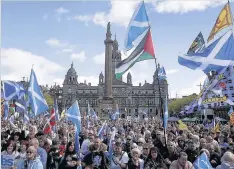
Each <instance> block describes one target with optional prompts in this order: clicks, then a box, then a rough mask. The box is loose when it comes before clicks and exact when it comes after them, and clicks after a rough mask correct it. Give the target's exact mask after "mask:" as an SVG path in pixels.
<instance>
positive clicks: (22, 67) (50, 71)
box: [1, 48, 65, 85]
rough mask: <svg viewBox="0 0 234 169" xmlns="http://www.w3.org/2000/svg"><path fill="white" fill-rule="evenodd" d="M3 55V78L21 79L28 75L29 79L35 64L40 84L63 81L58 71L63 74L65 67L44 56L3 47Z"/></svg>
mask: <svg viewBox="0 0 234 169" xmlns="http://www.w3.org/2000/svg"><path fill="white" fill-rule="evenodd" d="M1 55H2V56H1V72H2V77H1V78H2V80H12V81H19V80H22V77H28V80H29V77H30V71H31V68H32V65H33V69H34V71H35V73H36V76H37V80H38V83H39V84H41V85H45V84H50V85H52V84H54V82H57V84H62V82H63V77H60V76H58V75H57V73H60V74H63V73H64V71H65V68H64V67H63V66H61V65H59V64H57V63H55V62H52V61H50V60H48V59H46V57H44V56H39V55H36V54H33V53H31V52H29V51H24V50H21V49H16V48H2V49H1ZM26 79H27V78H26ZM55 80H56V81H55Z"/></svg>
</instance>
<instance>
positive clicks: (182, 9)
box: [152, 0, 226, 13]
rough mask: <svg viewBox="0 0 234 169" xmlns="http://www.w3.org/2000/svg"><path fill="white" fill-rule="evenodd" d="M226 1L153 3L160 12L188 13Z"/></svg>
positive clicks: (165, 0)
mask: <svg viewBox="0 0 234 169" xmlns="http://www.w3.org/2000/svg"><path fill="white" fill-rule="evenodd" d="M224 3H226V1H223V0H206V1H199V0H198V1H189V0H188V1H184V0H173V1H171V0H153V1H152V4H153V6H154V7H155V10H156V11H157V12H159V13H186V12H190V11H202V10H205V9H207V8H209V7H216V6H218V5H222V4H224Z"/></svg>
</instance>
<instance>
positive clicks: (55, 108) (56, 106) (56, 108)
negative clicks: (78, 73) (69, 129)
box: [54, 98, 60, 121]
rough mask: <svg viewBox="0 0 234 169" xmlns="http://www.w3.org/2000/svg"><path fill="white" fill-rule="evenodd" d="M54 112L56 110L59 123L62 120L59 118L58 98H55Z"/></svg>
mask: <svg viewBox="0 0 234 169" xmlns="http://www.w3.org/2000/svg"><path fill="white" fill-rule="evenodd" d="M54 110H55V118H56V121H59V120H60V118H59V112H58V102H57V99H56V98H54Z"/></svg>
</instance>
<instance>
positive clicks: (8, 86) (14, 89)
mask: <svg viewBox="0 0 234 169" xmlns="http://www.w3.org/2000/svg"><path fill="white" fill-rule="evenodd" d="M2 89H3V98H4V100H8V101H9V100H13V99H16V100H18V99H19V98H20V97H21V92H22V91H24V88H23V85H22V84H21V83H17V82H13V81H9V80H3V81H2Z"/></svg>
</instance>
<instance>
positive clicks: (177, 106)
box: [168, 93, 197, 114]
mask: <svg viewBox="0 0 234 169" xmlns="http://www.w3.org/2000/svg"><path fill="white" fill-rule="evenodd" d="M196 97H197V94H195V93H194V94H192V95H189V96H187V97H184V98H178V99H175V100H173V101H172V102H171V103H170V104H169V105H168V111H169V112H171V113H172V114H174V113H178V112H180V110H181V109H182V108H183V107H184V106H185V105H188V104H189V103H190V102H192V101H193V100H194V99H195V98H196Z"/></svg>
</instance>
